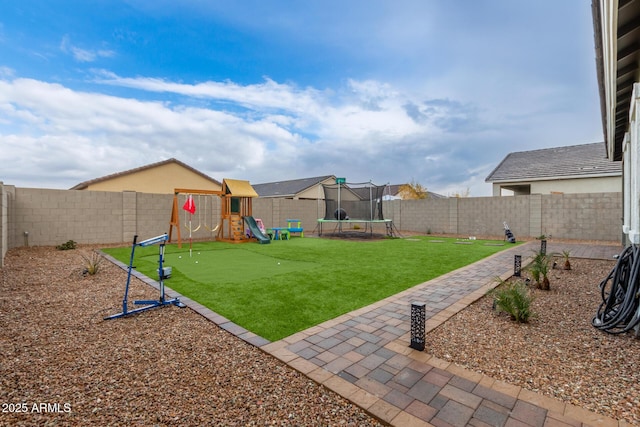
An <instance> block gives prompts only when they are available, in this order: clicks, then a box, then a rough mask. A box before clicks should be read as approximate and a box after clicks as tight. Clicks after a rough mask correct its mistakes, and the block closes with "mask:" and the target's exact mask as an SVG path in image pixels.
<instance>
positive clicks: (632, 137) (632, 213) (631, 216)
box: [622, 83, 640, 244]
mask: <svg viewBox="0 0 640 427" xmlns="http://www.w3.org/2000/svg"><path fill="white" fill-rule="evenodd" d="M629 120H630V123H629V132H628V133H627V134H626V135H625V138H624V141H623V147H622V148H623V150H624V151H623V159H624V160H623V161H624V168H623V169H624V194H625V199H624V200H625V205H624V208H623V218H624V224H623V227H622V229H623V232H624V233H625V235H626V236H627V240H628V241H629V242H630V243H633V244H640V201H639V200H638V196H637V195H638V194H639V193H640V83H635V84H634V85H633V95H632V97H631V108H630V114H629Z"/></svg>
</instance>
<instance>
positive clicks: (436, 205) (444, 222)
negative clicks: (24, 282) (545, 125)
mask: <svg viewBox="0 0 640 427" xmlns="http://www.w3.org/2000/svg"><path fill="white" fill-rule="evenodd" d="M0 195H1V197H0V214H1V216H2V217H1V218H0V245H1V247H0V254H2V258H3V257H4V254H5V253H6V251H7V250H8V249H10V248H14V247H20V246H26V245H34V246H55V245H59V244H61V243H64V242H66V241H68V240H74V241H76V242H78V243H81V244H91V243H99V244H105V245H108V244H121V243H130V242H131V241H132V239H133V236H134V235H136V234H137V235H139V236H140V239H147V238H150V237H155V236H158V235H160V234H163V233H165V232H169V230H170V228H171V231H172V241H173V242H176V241H177V229H176V227H170V225H169V223H170V219H171V209H172V206H173V195H171V194H148V193H137V192H131V191H124V192H119V193H118V192H110V191H81V190H50V189H34V188H15V187H13V186H7V185H2V184H0ZM183 202H184V200H183V199H179V205H180V215H179V227H180V231H181V240H182V242H183V243H184V242H186V241H187V240H188V236H189V233H188V228H187V227H186V226H187V224H188V223H189V220H191V227H192V230H195V229H196V228H197V231H193V233H192V238H193V239H214V238H215V235H216V233H215V231H213V229H214V228H215V225H216V224H218V223H219V220H220V198H219V197H215V196H208V198H207V199H206V200H205V199H204V198H202V197H201V198H198V197H195V203H196V213H195V214H194V215H193V216H191V215H188V214H186V212H185V211H183V210H182V209H181V207H182V203H183ZM252 207H253V216H254V217H255V218H261V219H262V220H263V222H264V224H265V226H266V227H274V226H281V227H282V226H286V220H287V219H289V218H295V219H299V220H301V221H302V226H303V228H304V229H305V233H306V234H308V235H311V234H313V233H314V231H316V232H317V224H318V223H317V219H318V218H322V217H323V216H324V209H325V208H324V202H323V201H317V200H292V199H273V198H264V199H260V198H257V199H252ZM620 212H622V194H621V193H620V192H617V193H582V194H561V195H541V194H534V195H530V196H515V197H476V198H447V199H423V200H393V201H389V202H386V203H385V205H384V215H385V218H387V219H392V220H393V222H394V225H395V227H396V229H397V230H401V231H402V232H408V233H411V232H416V233H434V234H438V233H446V234H457V235H469V236H474V235H475V236H484V237H486V236H490V237H495V238H498V239H501V238H502V237H503V236H504V226H503V222H504V221H506V222H507V223H508V225H509V226H510V228H511V230H512V231H513V232H514V234H515V236H516V238H517V239H524V238H533V237H537V236H539V235H541V234H545V235H547V236H552V237H556V238H566V239H583V240H602V241H620V240H621V226H622V221H621V219H620ZM376 227H377V228H375V229H374V231H375V232H380V233H384V232H385V228H384V225H380V224H379V225H377V226H376ZM25 231H26V232H27V233H28V235H25ZM331 231H332V229H331V230H329V229H327V228H325V230H324V232H331ZM0 262H1V261H0Z"/></svg>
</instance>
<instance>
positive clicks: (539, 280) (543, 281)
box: [529, 252, 551, 291]
mask: <svg viewBox="0 0 640 427" xmlns="http://www.w3.org/2000/svg"><path fill="white" fill-rule="evenodd" d="M550 262H551V258H550V256H549V255H547V254H545V253H542V252H536V254H535V256H534V257H533V262H532V263H531V265H530V266H529V271H530V272H531V276H532V277H533V280H534V281H535V282H536V286H537V287H538V289H542V290H544V291H548V290H549V289H550V287H551V284H550V283H549V263H550Z"/></svg>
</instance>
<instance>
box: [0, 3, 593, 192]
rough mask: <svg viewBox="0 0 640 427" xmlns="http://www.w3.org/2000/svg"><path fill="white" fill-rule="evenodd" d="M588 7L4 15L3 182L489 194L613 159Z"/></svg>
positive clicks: (52, 9) (292, 7) (119, 9)
mask: <svg viewBox="0 0 640 427" xmlns="http://www.w3.org/2000/svg"><path fill="white" fill-rule="evenodd" d="M590 5H591V2H590V1H588V0H563V1H557V0H539V1H535V2H525V1H519V0H486V1H483V0H449V1H442V0H394V1H390V0H386V1H377V0H366V1H365V0H352V1H344V0H342V1H333V0H323V1H313V0H310V1H278V0H274V1H264V0H263V1H258V0H255V1H241V0H238V1H226V2H222V1H215V0H211V1H205V0H186V1H165V0H141V1H136V0H131V1H111V0H109V1H86V0H85V1H55V0H42V1H31V0H23V1H20V2H15V1H11V0H0V164H1V165H2V167H1V168H0V181H3V182H4V183H5V184H10V185H15V186H18V187H44V188H61V189H64V188H70V187H72V186H74V185H76V184H78V183H80V182H83V181H86V180H90V179H93V178H97V177H101V176H104V175H108V174H111V173H116V172H120V171H124V170H127V169H131V168H136V167H139V166H143V165H146V164H149V163H153V162H157V161H161V160H165V159H168V158H171V157H175V158H177V159H179V160H181V161H183V162H185V163H187V164H189V165H190V166H192V167H194V168H196V169H199V170H201V171H202V172H204V173H206V174H208V175H210V176H212V177H213V178H216V179H218V180H220V181H221V180H222V179H223V178H235V179H246V180H249V181H251V182H252V183H256V184H257V183H263V182H271V181H279V180H288V179H296V178H305V177H311V176H319V175H330V174H334V175H336V176H340V177H346V178H347V181H348V182H365V181H369V180H372V181H373V182H374V183H376V184H385V183H391V184H400V183H404V182H410V181H414V182H417V183H420V184H422V185H423V186H425V187H427V188H428V189H429V190H430V191H434V192H437V193H440V194H444V195H452V194H455V193H463V192H467V191H469V192H470V195H471V196H488V195H491V185H490V184H487V183H485V182H484V179H485V178H486V177H487V175H488V174H489V173H490V172H491V171H492V170H493V168H495V167H496V166H497V165H498V163H499V162H500V161H501V160H502V159H503V158H504V157H505V156H506V155H507V154H508V153H509V152H512V151H523V150H534V149H539V148H547V147H556V146H564V145H578V144H586V143H592V142H599V141H602V139H603V136H602V125H601V120H600V111H599V99H598V87H597V81H596V71H595V52H594V48H593V28H592V21H591V6H590Z"/></svg>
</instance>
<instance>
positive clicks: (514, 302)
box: [492, 280, 534, 323]
mask: <svg viewBox="0 0 640 427" xmlns="http://www.w3.org/2000/svg"><path fill="white" fill-rule="evenodd" d="M492 294H493V306H494V307H495V309H496V310H498V312H504V313H507V314H508V315H509V316H511V320H514V321H516V322H518V323H527V322H528V321H529V319H530V318H532V317H533V316H534V314H533V312H532V311H531V303H532V302H533V296H532V295H531V292H530V291H529V288H527V285H525V284H524V282H522V281H521V280H516V281H514V282H504V281H501V283H500V286H499V287H498V288H496V289H494V290H493V291H492Z"/></svg>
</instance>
